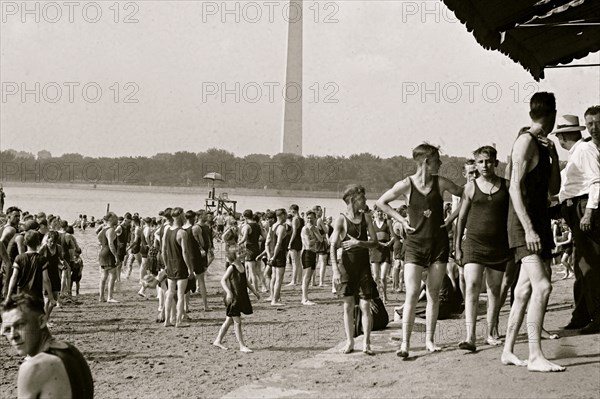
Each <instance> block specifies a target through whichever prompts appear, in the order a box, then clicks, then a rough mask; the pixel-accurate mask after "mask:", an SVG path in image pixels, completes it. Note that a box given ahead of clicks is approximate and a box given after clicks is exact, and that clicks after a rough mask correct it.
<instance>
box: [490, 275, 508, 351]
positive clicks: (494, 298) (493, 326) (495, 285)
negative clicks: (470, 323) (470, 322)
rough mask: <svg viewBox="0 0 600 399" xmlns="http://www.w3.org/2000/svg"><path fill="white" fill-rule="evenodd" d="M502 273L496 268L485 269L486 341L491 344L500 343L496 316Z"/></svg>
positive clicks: (498, 313)
mask: <svg viewBox="0 0 600 399" xmlns="http://www.w3.org/2000/svg"><path fill="white" fill-rule="evenodd" d="M503 277H504V273H503V272H501V271H498V270H493V269H489V268H488V269H487V271H486V282H487V300H488V303H487V323H488V337H487V343H488V344H490V345H493V346H496V345H500V344H501V343H502V341H500V339H499V338H500V337H499V335H498V318H499V315H500V289H501V287H502V280H503Z"/></svg>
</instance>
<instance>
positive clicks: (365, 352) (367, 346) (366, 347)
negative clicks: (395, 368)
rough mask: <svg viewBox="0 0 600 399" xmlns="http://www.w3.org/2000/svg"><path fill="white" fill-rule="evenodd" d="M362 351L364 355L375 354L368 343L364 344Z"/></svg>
mask: <svg viewBox="0 0 600 399" xmlns="http://www.w3.org/2000/svg"><path fill="white" fill-rule="evenodd" d="M363 353H364V354H365V355H369V356H375V352H373V351H372V350H371V346H370V345H365V348H364V349H363Z"/></svg>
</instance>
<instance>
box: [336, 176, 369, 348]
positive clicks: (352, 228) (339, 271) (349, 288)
mask: <svg viewBox="0 0 600 399" xmlns="http://www.w3.org/2000/svg"><path fill="white" fill-rule="evenodd" d="M342 198H343V200H344V202H345V203H346V212H345V213H344V214H341V215H340V216H339V217H338V218H337V219H336V221H335V224H334V227H333V234H332V235H331V249H330V251H331V265H332V270H333V284H334V285H335V287H336V292H337V293H338V294H340V295H343V299H344V331H345V332H346V342H347V343H346V346H345V347H344V349H343V350H342V352H343V353H345V354H347V353H350V352H352V351H353V350H354V334H353V332H354V307H355V304H356V299H355V298H356V297H358V298H359V307H360V310H361V311H362V320H361V321H362V325H363V328H364V335H365V339H364V344H363V352H364V353H365V354H367V355H374V354H375V353H374V352H373V351H372V350H371V327H372V326H373V315H372V313H371V300H372V299H373V297H374V296H375V293H374V292H373V291H374V286H375V287H376V285H375V284H374V282H373V276H372V275H371V264H370V262H369V249H370V248H376V247H377V246H379V242H378V241H377V234H376V233H375V229H374V227H373V218H372V216H371V213H370V212H369V210H368V208H367V199H366V194H365V189H364V187H363V186H360V185H357V184H352V185H349V186H348V187H346V189H345V190H344V194H343V196H342ZM367 233H368V234H367ZM340 247H341V248H343V251H342V256H341V260H342V261H341V262H338V260H337V250H338V248H340Z"/></svg>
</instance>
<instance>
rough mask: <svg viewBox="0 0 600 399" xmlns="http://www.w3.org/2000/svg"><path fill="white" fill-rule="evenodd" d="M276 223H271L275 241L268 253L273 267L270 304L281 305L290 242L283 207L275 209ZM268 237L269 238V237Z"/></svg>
mask: <svg viewBox="0 0 600 399" xmlns="http://www.w3.org/2000/svg"><path fill="white" fill-rule="evenodd" d="M275 216H277V223H275V225H273V227H272V230H271V237H273V235H275V237H273V240H274V241H275V248H274V249H273V252H272V253H270V258H269V261H268V263H269V265H270V266H271V267H272V268H273V277H272V282H271V285H272V289H271V305H272V306H282V305H283V302H281V284H282V283H283V275H284V274H285V264H286V259H287V254H288V251H287V249H288V245H289V244H290V234H291V233H290V230H291V229H290V228H289V227H288V225H287V223H286V220H287V213H286V211H285V209H277V210H276V211H275ZM271 237H270V238H271Z"/></svg>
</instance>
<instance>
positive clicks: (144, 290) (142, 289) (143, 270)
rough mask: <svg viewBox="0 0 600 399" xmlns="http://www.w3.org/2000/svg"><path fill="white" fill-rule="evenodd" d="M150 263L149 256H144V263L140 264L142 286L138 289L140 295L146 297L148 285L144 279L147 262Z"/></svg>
mask: <svg viewBox="0 0 600 399" xmlns="http://www.w3.org/2000/svg"><path fill="white" fill-rule="evenodd" d="M147 263H148V258H142V263H141V264H140V276H139V277H140V284H141V285H142V288H140V290H139V291H138V295H140V296H143V297H145V296H146V287H144V284H143V281H144V277H145V276H146V273H147V272H146V264H147Z"/></svg>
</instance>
